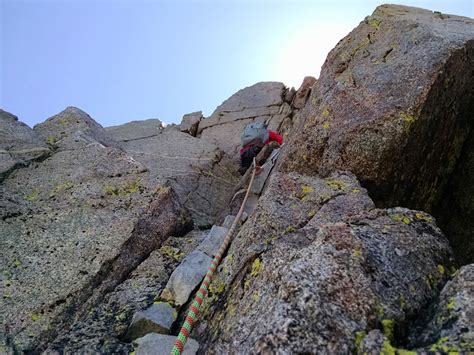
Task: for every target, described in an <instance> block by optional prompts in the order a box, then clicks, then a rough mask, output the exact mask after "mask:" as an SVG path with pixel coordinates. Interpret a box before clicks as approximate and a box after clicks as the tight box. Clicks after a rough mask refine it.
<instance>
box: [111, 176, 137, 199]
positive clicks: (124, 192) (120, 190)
mask: <svg viewBox="0 0 474 355" xmlns="http://www.w3.org/2000/svg"><path fill="white" fill-rule="evenodd" d="M140 187H141V180H139V179H138V180H129V181H127V182H125V184H123V185H121V186H115V185H111V184H106V185H105V186H104V192H105V193H106V194H107V195H110V196H128V195H132V194H134V193H136V192H138V191H139V190H140Z"/></svg>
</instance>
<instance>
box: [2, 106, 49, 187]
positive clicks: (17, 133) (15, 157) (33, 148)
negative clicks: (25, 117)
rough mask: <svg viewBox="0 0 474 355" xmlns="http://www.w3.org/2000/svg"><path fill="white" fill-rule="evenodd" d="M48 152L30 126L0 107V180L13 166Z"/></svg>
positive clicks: (21, 165) (25, 162) (20, 165)
mask: <svg viewBox="0 0 474 355" xmlns="http://www.w3.org/2000/svg"><path fill="white" fill-rule="evenodd" d="M49 153H50V150H49V148H48V146H47V145H46V143H45V142H44V141H43V140H42V139H41V138H40V137H39V136H38V135H37V134H36V133H35V132H34V131H33V130H32V129H31V128H30V127H28V126H27V125H26V124H24V123H22V122H19V121H18V118H17V117H16V116H14V115H12V114H11V113H8V112H6V111H3V110H1V109H0V182H1V181H2V180H3V179H4V178H5V177H6V176H7V175H8V174H9V173H10V172H11V171H13V170H14V169H15V168H17V167H23V166H26V165H28V163H29V162H31V161H34V160H38V159H43V158H45V157H46V156H48V154H49Z"/></svg>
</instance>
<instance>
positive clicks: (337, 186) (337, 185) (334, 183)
mask: <svg viewBox="0 0 474 355" xmlns="http://www.w3.org/2000/svg"><path fill="white" fill-rule="evenodd" d="M326 185H327V186H329V187H330V188H331V189H333V190H344V189H346V188H347V187H348V186H349V184H348V183H347V182H345V181H342V180H327V181H326Z"/></svg>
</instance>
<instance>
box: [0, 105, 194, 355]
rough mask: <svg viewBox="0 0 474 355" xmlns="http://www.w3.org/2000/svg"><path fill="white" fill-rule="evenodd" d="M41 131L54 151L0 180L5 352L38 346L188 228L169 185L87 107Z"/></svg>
mask: <svg viewBox="0 0 474 355" xmlns="http://www.w3.org/2000/svg"><path fill="white" fill-rule="evenodd" d="M62 119H64V120H65V121H64V124H63V123H61V122H62V121H61V120H62ZM74 127H76V129H75V128H74ZM56 128H57V129H58V130H59V131H56ZM37 130H38V131H39V132H40V134H48V135H51V136H52V137H58V139H57V140H56V139H55V146H56V148H57V149H56V150H55V151H54V154H52V155H51V156H50V157H48V158H47V159H45V160H43V161H40V162H33V163H31V164H30V165H29V166H28V167H25V168H23V169H17V170H15V171H13V172H12V173H10V175H8V177H7V178H6V179H5V180H4V181H3V182H2V184H0V196H2V199H1V204H2V208H1V209H0V213H1V219H0V279H1V280H2V283H1V285H0V288H1V293H2V298H0V308H1V309H2V312H1V315H0V318H1V319H0V320H1V325H2V326H1V331H2V333H1V335H0V340H1V343H2V344H3V345H2V346H3V348H2V351H1V352H3V350H4V349H5V348H7V349H9V350H6V351H7V352H8V351H15V352H28V351H39V350H42V349H44V348H45V347H46V345H47V343H48V342H50V341H51V340H52V339H54V338H55V337H56V336H57V335H58V333H60V332H62V331H64V329H66V328H67V327H69V326H70V325H71V324H72V323H73V322H74V321H75V317H78V318H81V315H83V314H87V312H89V310H90V309H93V308H94V307H95V306H96V305H97V304H98V303H99V302H100V301H101V299H102V298H103V297H104V295H106V294H107V293H109V292H110V291H111V290H113V289H114V288H115V287H116V286H117V285H118V284H119V283H120V282H122V281H123V280H124V279H125V278H126V277H127V275H128V274H129V273H130V272H131V271H132V270H133V269H135V267H136V266H137V265H138V264H139V263H140V262H141V261H143V259H145V258H146V257H147V256H148V255H149V254H150V252H152V251H153V250H155V249H157V248H159V247H160V245H161V244H162V243H163V242H164V241H165V240H166V239H167V238H168V237H170V236H171V235H176V236H181V235H183V234H184V233H185V232H186V231H187V230H188V229H189V227H190V226H191V220H190V218H189V216H188V213H187V211H186V210H185V208H184V207H183V206H182V204H181V203H180V201H179V199H178V197H177V195H176V193H175V192H174V191H173V189H172V188H170V187H165V186H161V185H160V184H159V183H158V182H157V181H156V180H155V181H153V179H151V178H149V177H148V174H149V173H147V171H146V168H145V167H144V166H143V165H142V164H141V163H139V162H137V161H135V160H134V159H133V158H132V157H131V156H129V155H127V154H126V153H124V152H123V151H122V150H120V149H117V148H114V147H112V146H106V145H105V144H111V145H114V144H115V141H114V140H113V139H112V138H110V137H107V136H106V133H105V131H104V130H103V129H102V128H101V127H100V126H99V125H98V124H97V123H95V122H93V121H92V119H91V118H90V117H89V116H87V115H85V114H84V113H83V112H81V111H76V110H75V109H68V110H66V111H65V112H63V113H61V114H60V115H59V116H58V117H56V118H53V119H50V120H48V121H47V122H45V123H44V124H42V125H40V126H37Z"/></svg>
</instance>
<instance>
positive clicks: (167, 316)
mask: <svg viewBox="0 0 474 355" xmlns="http://www.w3.org/2000/svg"><path fill="white" fill-rule="evenodd" d="M176 316H177V313H176V310H175V309H174V308H173V307H171V306H170V305H169V304H168V303H166V302H160V303H155V304H153V305H151V306H150V307H148V308H147V309H145V310H143V311H140V312H137V313H135V314H134V315H133V319H132V323H131V324H130V327H129V328H128V331H127V335H126V339H127V340H128V341H132V340H135V339H137V338H140V337H143V336H145V335H146V334H148V333H160V334H169V332H170V329H171V326H172V325H173V322H174V321H175V320H176Z"/></svg>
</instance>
